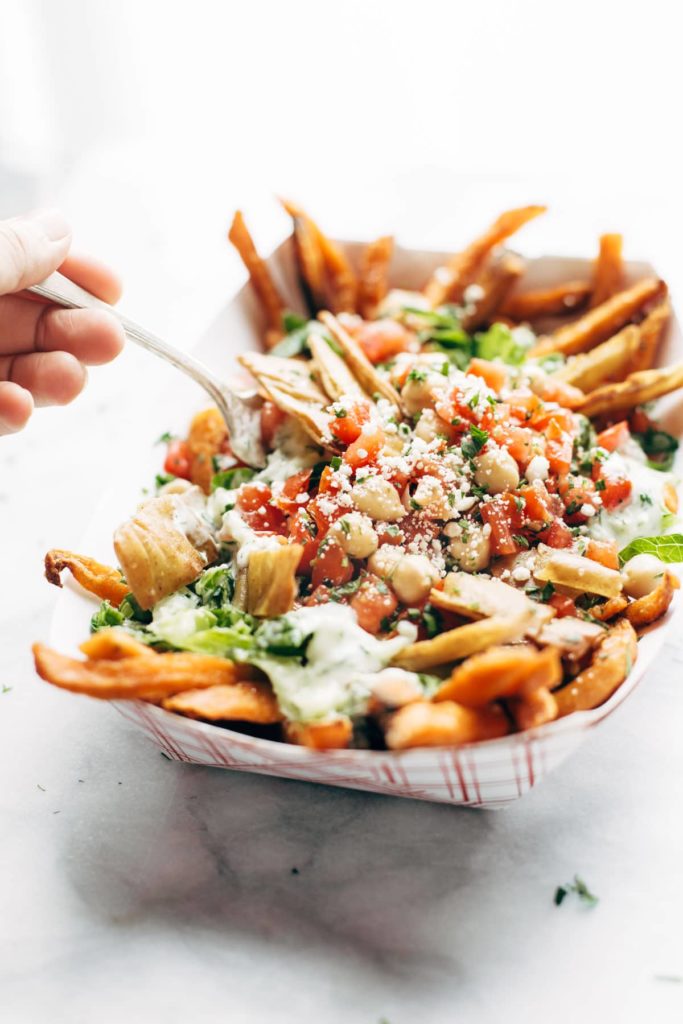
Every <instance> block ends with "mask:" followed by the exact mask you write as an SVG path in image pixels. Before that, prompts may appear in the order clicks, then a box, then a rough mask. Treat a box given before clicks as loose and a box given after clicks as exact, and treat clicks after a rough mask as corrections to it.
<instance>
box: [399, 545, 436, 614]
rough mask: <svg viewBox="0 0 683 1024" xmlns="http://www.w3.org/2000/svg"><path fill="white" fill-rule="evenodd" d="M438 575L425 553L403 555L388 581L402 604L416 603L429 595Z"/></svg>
mask: <svg viewBox="0 0 683 1024" xmlns="http://www.w3.org/2000/svg"><path fill="white" fill-rule="evenodd" d="M438 578H439V575H438V573H437V571H436V569H435V568H434V566H433V565H432V563H431V562H430V561H429V559H428V558H427V557H426V555H404V556H403V558H401V559H399V561H398V563H397V564H396V568H395V569H394V571H393V572H392V574H391V578H390V579H389V583H390V585H391V588H392V590H393V591H394V593H395V594H396V596H397V598H398V599H399V601H402V602H403V604H409V605H410V604H418V603H419V602H420V601H424V599H425V598H426V597H427V596H428V595H429V591H430V590H431V589H432V587H433V586H434V584H435V583H436V581H437V579H438Z"/></svg>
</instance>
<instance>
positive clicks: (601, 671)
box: [554, 619, 638, 718]
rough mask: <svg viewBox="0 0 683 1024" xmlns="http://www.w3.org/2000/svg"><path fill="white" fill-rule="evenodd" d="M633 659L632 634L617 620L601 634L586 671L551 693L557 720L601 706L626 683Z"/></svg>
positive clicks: (635, 651) (625, 622)
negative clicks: (574, 712) (554, 701)
mask: <svg viewBox="0 0 683 1024" xmlns="http://www.w3.org/2000/svg"><path fill="white" fill-rule="evenodd" d="M637 656H638V641H637V637H636V634H635V630H634V629H633V626H632V625H631V623H630V622H629V621H628V620H627V619H620V620H619V622H618V623H617V624H616V626H613V627H612V628H611V629H609V630H608V631H607V632H606V633H605V635H604V637H603V639H602V640H601V642H600V644H599V645H598V647H597V648H596V650H595V654H594V655H593V659H592V661H591V663H590V665H589V666H588V668H586V669H584V671H583V672H580V673H579V675H578V676H576V678H575V679H573V680H572V681H571V682H569V683H567V685H566V686H563V687H562V689H561V690H556V691H555V693H554V697H555V700H556V701H557V715H558V718H563V717H564V716H565V715H569V714H571V713H572V711H587V710H588V709H589V708H596V707H598V706H599V705H600V704H604V703H605V701H606V700H607V699H608V698H609V697H611V696H612V694H613V693H614V691H615V690H616V689H617V687H618V686H620V685H621V683H623V681H624V679H626V676H627V675H628V674H629V672H630V671H631V668H632V667H633V663H634V662H635V660H636V658H637Z"/></svg>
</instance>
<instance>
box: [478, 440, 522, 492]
mask: <svg viewBox="0 0 683 1024" xmlns="http://www.w3.org/2000/svg"><path fill="white" fill-rule="evenodd" d="M475 462H476V466H477V468H476V471H475V474H474V481H475V483H476V484H477V486H478V487H485V488H486V490H487V492H488V493H489V494H502V493H503V492H504V491H514V489H515V487H517V486H518V485H519V469H518V468H517V463H516V462H515V460H514V459H513V458H512V456H511V455H510V453H509V452H508V451H506V450H505V448H498V449H495V450H492V451H488V452H484V453H483V454H482V455H479V456H478V457H477V459H476V460H475Z"/></svg>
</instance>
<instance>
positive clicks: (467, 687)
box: [434, 644, 562, 708]
mask: <svg viewBox="0 0 683 1024" xmlns="http://www.w3.org/2000/svg"><path fill="white" fill-rule="evenodd" d="M561 679H562V669H561V666H560V656H559V653H558V652H557V650H556V649H555V648H554V647H546V648H544V650H542V651H539V650H537V649H536V648H535V647H532V646H531V645H530V644H524V645H522V644H520V645H519V646H518V647H491V648H489V650H487V651H485V652H484V653H483V654H475V655H473V656H472V657H471V658H468V659H467V661H464V662H463V663H462V665H458V666H457V668H454V669H453V672H452V674H451V677H450V679H447V680H446V682H445V683H443V684H442V685H441V686H440V687H439V689H438V690H437V691H436V693H435V694H434V700H435V701H442V700H448V701H451V700H454V701H456V702H457V703H458V704H462V705H464V706H465V707H468V708H483V707H485V706H486V705H487V704H490V703H491V702H492V701H494V700H500V699H501V698H502V697H514V696H518V695H520V694H527V693H531V692H533V690H537V689H538V688H539V687H540V686H544V687H547V688H548V689H551V688H552V687H553V686H557V685H558V683H559V682H560V680H561Z"/></svg>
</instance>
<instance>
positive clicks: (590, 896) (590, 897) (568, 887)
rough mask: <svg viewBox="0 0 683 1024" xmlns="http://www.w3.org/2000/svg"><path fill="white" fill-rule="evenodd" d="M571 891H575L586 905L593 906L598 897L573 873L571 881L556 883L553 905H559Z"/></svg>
mask: <svg viewBox="0 0 683 1024" xmlns="http://www.w3.org/2000/svg"><path fill="white" fill-rule="evenodd" d="M572 892H574V893H576V895H577V896H578V897H579V899H580V900H581V902H582V903H584V904H585V905H586V906H587V907H594V906H595V905H596V903H597V902H598V897H597V896H596V895H595V894H594V893H592V892H591V891H590V889H589V888H588V886H587V885H586V883H585V882H584V881H583V879H582V878H580V877H579V876H578V875H574V881H573V882H567V883H566V884H565V885H558V887H557V889H556V890H555V896H554V898H553V902H554V903H555V906H556V907H559V906H560V904H561V903H562V902H563V901H564V899H565V897H566V896H568V895H569V894H570V893H572Z"/></svg>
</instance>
